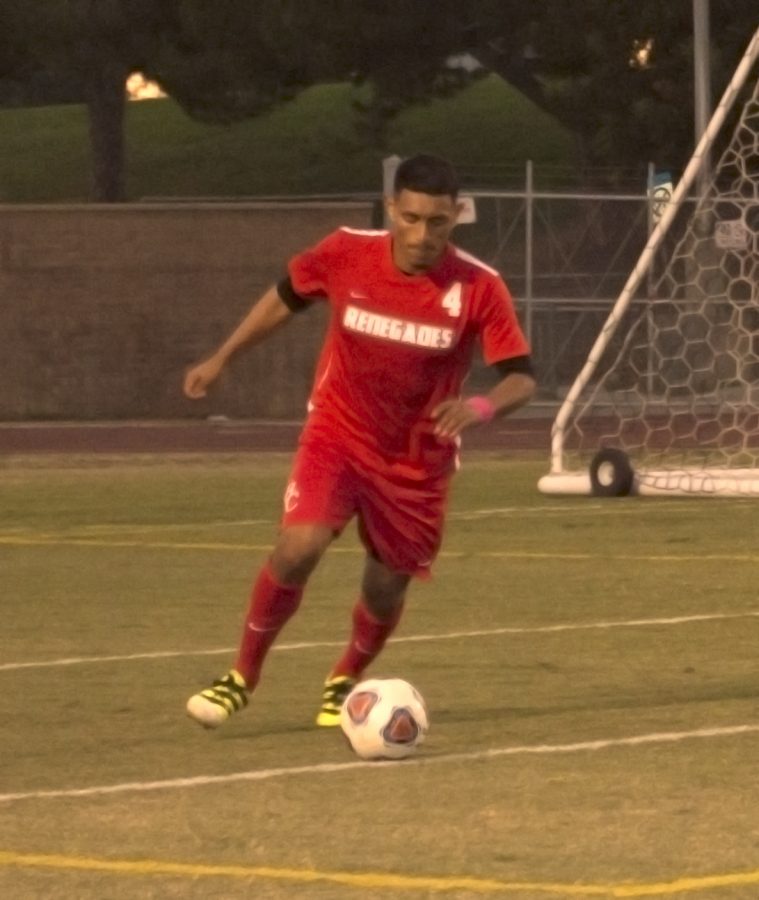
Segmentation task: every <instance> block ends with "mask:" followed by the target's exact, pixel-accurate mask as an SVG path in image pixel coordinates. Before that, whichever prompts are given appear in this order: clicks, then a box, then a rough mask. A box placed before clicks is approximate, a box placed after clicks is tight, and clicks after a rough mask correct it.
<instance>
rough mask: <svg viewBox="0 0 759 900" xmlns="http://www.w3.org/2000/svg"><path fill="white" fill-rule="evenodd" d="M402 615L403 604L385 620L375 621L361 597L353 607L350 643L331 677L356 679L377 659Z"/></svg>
mask: <svg viewBox="0 0 759 900" xmlns="http://www.w3.org/2000/svg"><path fill="white" fill-rule="evenodd" d="M402 613H403V604H401V605H400V606H399V607H398V609H397V610H395V612H394V613H393V615H392V616H391V618H389V619H386V620H381V619H377V618H376V617H375V616H374V615H372V613H370V612H369V610H368V609H367V607H366V601H365V600H364V598H363V597H361V598H360V599H359V601H358V603H356V605H355V606H354V607H353V631H352V633H351V639H350V643H349V644H348V647H347V649H346V651H345V653H344V654H343V656H342V657H341V659H340V660H339V661H338V663H337V665H336V666H335V667H334V669H333V670H332V675H349V676H350V677H351V678H358V677H359V675H361V673H362V672H363V671H364V669H366V667H367V666H368V665H369V663H370V662H372V661H373V660H374V659H376V658H377V656H378V655H379V652H380V650H382V648H383V647H384V646H385V641H386V640H387V639H388V638H389V637H390V635H391V634H392V633H393V632H394V631H395V628H396V626H397V624H398V622H399V621H400V619H401V614H402Z"/></svg>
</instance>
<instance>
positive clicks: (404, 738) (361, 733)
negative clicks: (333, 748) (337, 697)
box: [340, 678, 429, 759]
mask: <svg viewBox="0 0 759 900" xmlns="http://www.w3.org/2000/svg"><path fill="white" fill-rule="evenodd" d="M340 726H341V727H342V729H343V733H344V734H345V736H346V737H347V738H348V743H349V744H350V745H351V747H352V748H353V750H354V752H355V753H356V755H357V756H360V757H361V759H405V758H406V757H407V756H411V754H412V753H414V752H415V751H416V749H417V747H418V746H419V745H420V744H421V743H422V741H423V740H424V738H425V735H426V734H427V730H428V728H429V717H428V716H427V707H426V706H425V704H424V700H423V699H422V695H421V694H420V693H419V691H417V689H416V688H415V687H414V686H413V685H411V684H409V683H408V681H404V680H403V679H402V678H370V679H368V680H367V681H361V682H359V683H358V684H357V685H356V686H355V687H354V688H353V690H352V691H351V692H350V694H348V696H347V697H346V698H345V702H344V703H343V708H342V710H341V711H340Z"/></svg>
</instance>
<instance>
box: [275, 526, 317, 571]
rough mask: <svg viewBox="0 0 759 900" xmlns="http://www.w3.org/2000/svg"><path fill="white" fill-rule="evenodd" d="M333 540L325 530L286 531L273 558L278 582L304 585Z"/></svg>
mask: <svg viewBox="0 0 759 900" xmlns="http://www.w3.org/2000/svg"><path fill="white" fill-rule="evenodd" d="M331 538H332V536H331V534H330V533H329V532H326V533H325V532H324V530H323V529H303V528H300V529H285V530H284V531H283V532H282V534H281V535H280V537H279V540H278V541H277V545H276V547H275V548H274V552H273V553H272V557H271V566H272V569H273V571H274V575H275V577H276V578H277V580H279V581H281V582H282V583H284V584H304V583H305V582H306V580H307V579H308V577H309V576H310V575H311V573H312V572H313V570H314V569H315V568H316V566H317V564H318V562H319V560H320V559H321V558H322V555H323V554H324V551H325V550H326V549H327V547H328V546H329V542H330V540H331Z"/></svg>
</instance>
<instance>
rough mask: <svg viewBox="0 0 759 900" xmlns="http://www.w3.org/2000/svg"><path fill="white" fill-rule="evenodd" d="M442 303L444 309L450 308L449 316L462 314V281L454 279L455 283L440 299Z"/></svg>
mask: <svg viewBox="0 0 759 900" xmlns="http://www.w3.org/2000/svg"><path fill="white" fill-rule="evenodd" d="M440 302H441V303H442V306H443V309H447V310H448V315H449V316H456V317H458V316H460V315H461V282H460V281H454V283H453V284H452V285H451V286H450V287H449V288H448V291H447V292H446V294H445V295H444V297H443V299H442V300H441V301H440Z"/></svg>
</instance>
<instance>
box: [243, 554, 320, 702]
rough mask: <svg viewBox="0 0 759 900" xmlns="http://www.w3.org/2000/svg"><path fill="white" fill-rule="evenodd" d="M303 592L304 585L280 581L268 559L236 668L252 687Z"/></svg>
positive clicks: (256, 587)
mask: <svg viewBox="0 0 759 900" xmlns="http://www.w3.org/2000/svg"><path fill="white" fill-rule="evenodd" d="M302 596H303V586H302V585H295V584H280V583H279V582H278V581H276V580H275V578H274V575H273V573H272V570H271V566H270V564H269V563H267V564H266V565H265V566H264V567H263V569H261V571H260V572H259V574H258V578H257V579H256V582H255V584H254V585H253V593H252V594H251V598H250V608H249V609H248V615H247V617H246V619H245V630H244V631H243V635H242V640H241V641H240V650H239V653H238V656H237V663H236V664H235V668H236V669H237V671H238V672H239V673H240V674H241V675H242V677H243V678H244V679H245V683H246V684H247V686H248V690H251V691H252V690H253V688H254V687H255V686H256V684H257V683H258V679H259V677H260V675H261V667H262V666H263V663H264V660H265V659H266V655H267V653H268V652H269V649H270V648H271V645H272V644H273V643H274V641H275V640H276V637H277V635H278V634H279V632H280V631H281V630H282V629H283V628H284V626H285V623H286V622H287V621H288V619H289V618H290V617H291V616H292V615H293V614H294V613H295V611H296V610H297V608H298V606H299V605H300V599H301V597H302Z"/></svg>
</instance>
